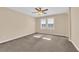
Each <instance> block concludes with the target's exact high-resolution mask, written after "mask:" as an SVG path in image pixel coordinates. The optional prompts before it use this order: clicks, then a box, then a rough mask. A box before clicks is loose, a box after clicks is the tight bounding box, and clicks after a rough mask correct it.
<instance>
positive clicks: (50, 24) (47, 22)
mask: <svg viewBox="0 0 79 59" xmlns="http://www.w3.org/2000/svg"><path fill="white" fill-rule="evenodd" d="M53 28H54V19H53V18H52V17H51V18H41V29H53Z"/></svg>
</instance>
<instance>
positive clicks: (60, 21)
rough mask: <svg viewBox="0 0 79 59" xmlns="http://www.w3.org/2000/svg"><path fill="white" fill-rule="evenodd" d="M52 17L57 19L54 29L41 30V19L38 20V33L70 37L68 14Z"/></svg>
mask: <svg viewBox="0 0 79 59" xmlns="http://www.w3.org/2000/svg"><path fill="white" fill-rule="evenodd" d="M51 17H52V18H54V19H55V25H54V29H53V30H51V31H50V30H45V29H44V30H41V29H40V19H39V18H36V32H40V33H49V34H55V35H63V36H68V14H65V13H64V14H59V15H54V16H51Z"/></svg>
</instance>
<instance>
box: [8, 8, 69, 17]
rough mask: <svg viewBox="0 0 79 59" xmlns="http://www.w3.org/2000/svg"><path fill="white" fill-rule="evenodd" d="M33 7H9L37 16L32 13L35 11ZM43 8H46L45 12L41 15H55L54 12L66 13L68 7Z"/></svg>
mask: <svg viewBox="0 0 79 59" xmlns="http://www.w3.org/2000/svg"><path fill="white" fill-rule="evenodd" d="M34 8H35V7H9V9H12V10H15V11H18V12H21V13H24V14H27V15H30V16H32V17H39V16H38V15H36V14H34V13H32V12H35V11H36V10H35V9H34ZM42 8H43V9H46V8H47V9H48V11H46V12H47V14H45V15H43V16H49V15H56V14H61V13H67V12H68V8H67V7H42Z"/></svg>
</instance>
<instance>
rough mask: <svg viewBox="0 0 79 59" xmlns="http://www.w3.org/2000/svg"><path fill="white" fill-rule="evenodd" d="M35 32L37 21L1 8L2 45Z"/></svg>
mask: <svg viewBox="0 0 79 59" xmlns="http://www.w3.org/2000/svg"><path fill="white" fill-rule="evenodd" d="M34 32H35V21H34V19H33V18H32V17H30V16H27V15H24V14H22V13H18V12H16V11H12V10H9V9H7V8H0V43H1V42H5V41H9V40H13V39H15V38H18V37H21V36H25V35H28V34H32V33H34Z"/></svg>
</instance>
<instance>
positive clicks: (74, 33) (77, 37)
mask: <svg viewBox="0 0 79 59" xmlns="http://www.w3.org/2000/svg"><path fill="white" fill-rule="evenodd" d="M71 42H72V43H73V44H74V45H75V47H76V48H77V49H78V51H79V7H72V8H71Z"/></svg>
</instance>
